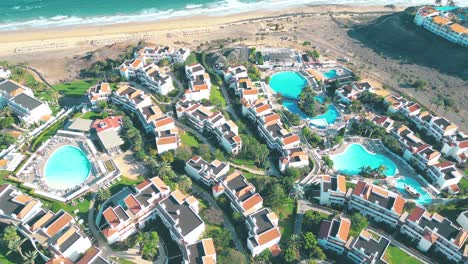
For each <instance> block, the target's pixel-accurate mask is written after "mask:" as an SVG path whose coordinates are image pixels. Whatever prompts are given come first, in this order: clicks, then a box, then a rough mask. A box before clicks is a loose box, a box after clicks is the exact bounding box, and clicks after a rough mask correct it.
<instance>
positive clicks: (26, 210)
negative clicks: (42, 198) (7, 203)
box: [16, 200, 38, 219]
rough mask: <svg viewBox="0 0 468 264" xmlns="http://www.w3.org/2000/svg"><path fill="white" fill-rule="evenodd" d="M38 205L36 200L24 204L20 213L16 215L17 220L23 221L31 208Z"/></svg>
mask: <svg viewBox="0 0 468 264" xmlns="http://www.w3.org/2000/svg"><path fill="white" fill-rule="evenodd" d="M37 203H38V201H37V200H32V201H30V202H28V203H27V204H26V206H25V207H24V208H23V209H21V211H20V212H19V213H18V214H17V215H16V217H17V218H18V219H23V218H24V217H25V216H26V215H27V214H28V213H29V212H30V211H31V210H32V209H33V207H34V206H35V205H36V204H37Z"/></svg>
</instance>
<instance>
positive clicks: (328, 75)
mask: <svg viewBox="0 0 468 264" xmlns="http://www.w3.org/2000/svg"><path fill="white" fill-rule="evenodd" d="M323 76H325V78H327V79H334V78H336V77H337V76H338V74H337V73H336V70H335V69H333V70H329V71H327V72H326V73H324V74H323Z"/></svg>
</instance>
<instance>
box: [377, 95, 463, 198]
mask: <svg viewBox="0 0 468 264" xmlns="http://www.w3.org/2000/svg"><path fill="white" fill-rule="evenodd" d="M384 101H385V103H386V104H387V105H388V112H390V113H401V114H403V115H404V116H406V117H407V118H408V119H409V120H410V121H411V122H413V123H414V124H415V126H416V127H417V128H418V130H420V131H421V132H423V133H425V134H426V135H428V136H431V137H433V138H434V139H435V140H437V141H439V142H440V145H441V146H442V148H441V149H440V150H436V149H435V148H434V146H432V145H430V144H427V143H426V142H424V141H423V140H422V139H420V138H419V137H417V136H416V134H415V133H414V132H413V131H412V130H411V129H409V128H408V127H407V126H404V125H402V126H400V127H395V128H393V129H391V126H393V120H391V119H385V120H384V119H382V117H380V118H378V119H376V118H374V119H373V122H374V123H376V124H378V125H380V126H383V127H385V128H386V129H387V131H389V132H390V133H391V134H392V135H393V136H394V137H395V138H396V139H397V140H398V141H399V142H400V145H401V147H402V149H403V158H404V159H405V160H407V161H409V163H410V164H411V165H412V166H414V167H416V168H418V169H419V170H421V171H425V172H426V175H427V176H428V177H429V178H430V180H431V181H432V183H434V184H435V185H436V186H437V187H438V188H439V189H440V190H448V192H450V193H458V192H459V187H458V185H457V184H458V182H459V181H460V180H461V179H462V177H463V176H462V173H461V172H460V171H459V170H458V169H457V168H456V163H458V164H462V163H464V162H466V161H467V155H468V136H466V135H465V134H464V133H463V132H461V131H459V130H458V126H457V125H455V124H454V123H452V122H450V121H449V120H447V119H446V118H445V117H439V116H434V115H432V114H431V113H429V111H423V110H422V107H421V106H420V105H419V104H418V103H415V102H412V101H409V100H406V99H405V98H403V97H402V96H399V95H389V96H387V97H386V98H385V100H384ZM390 124H391V125H390ZM442 154H445V155H447V156H449V157H450V158H451V159H453V160H454V161H455V163H453V162H451V161H444V160H441V157H442Z"/></svg>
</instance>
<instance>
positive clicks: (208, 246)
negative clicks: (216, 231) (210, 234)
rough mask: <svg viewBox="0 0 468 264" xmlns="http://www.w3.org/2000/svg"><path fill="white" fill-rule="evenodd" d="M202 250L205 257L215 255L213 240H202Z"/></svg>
mask: <svg viewBox="0 0 468 264" xmlns="http://www.w3.org/2000/svg"><path fill="white" fill-rule="evenodd" d="M202 244H203V250H204V251H205V255H206V256H213V255H216V249H215V246H214V243H213V239H211V238H207V239H203V240H202Z"/></svg>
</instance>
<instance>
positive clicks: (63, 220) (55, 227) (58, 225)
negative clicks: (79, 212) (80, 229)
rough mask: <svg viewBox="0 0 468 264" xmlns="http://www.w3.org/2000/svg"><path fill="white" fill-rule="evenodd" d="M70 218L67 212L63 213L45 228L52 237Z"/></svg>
mask: <svg viewBox="0 0 468 264" xmlns="http://www.w3.org/2000/svg"><path fill="white" fill-rule="evenodd" d="M72 220H73V217H72V216H71V215H70V214H69V213H64V214H63V215H62V216H61V217H60V218H59V219H57V220H56V221H55V222H54V223H53V224H52V225H50V226H49V228H47V234H48V235H49V236H51V237H53V236H54V235H55V234H57V233H58V232H59V231H60V230H61V229H62V228H63V227H64V226H66V225H67V224H69V223H70V222H71V221H72Z"/></svg>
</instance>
